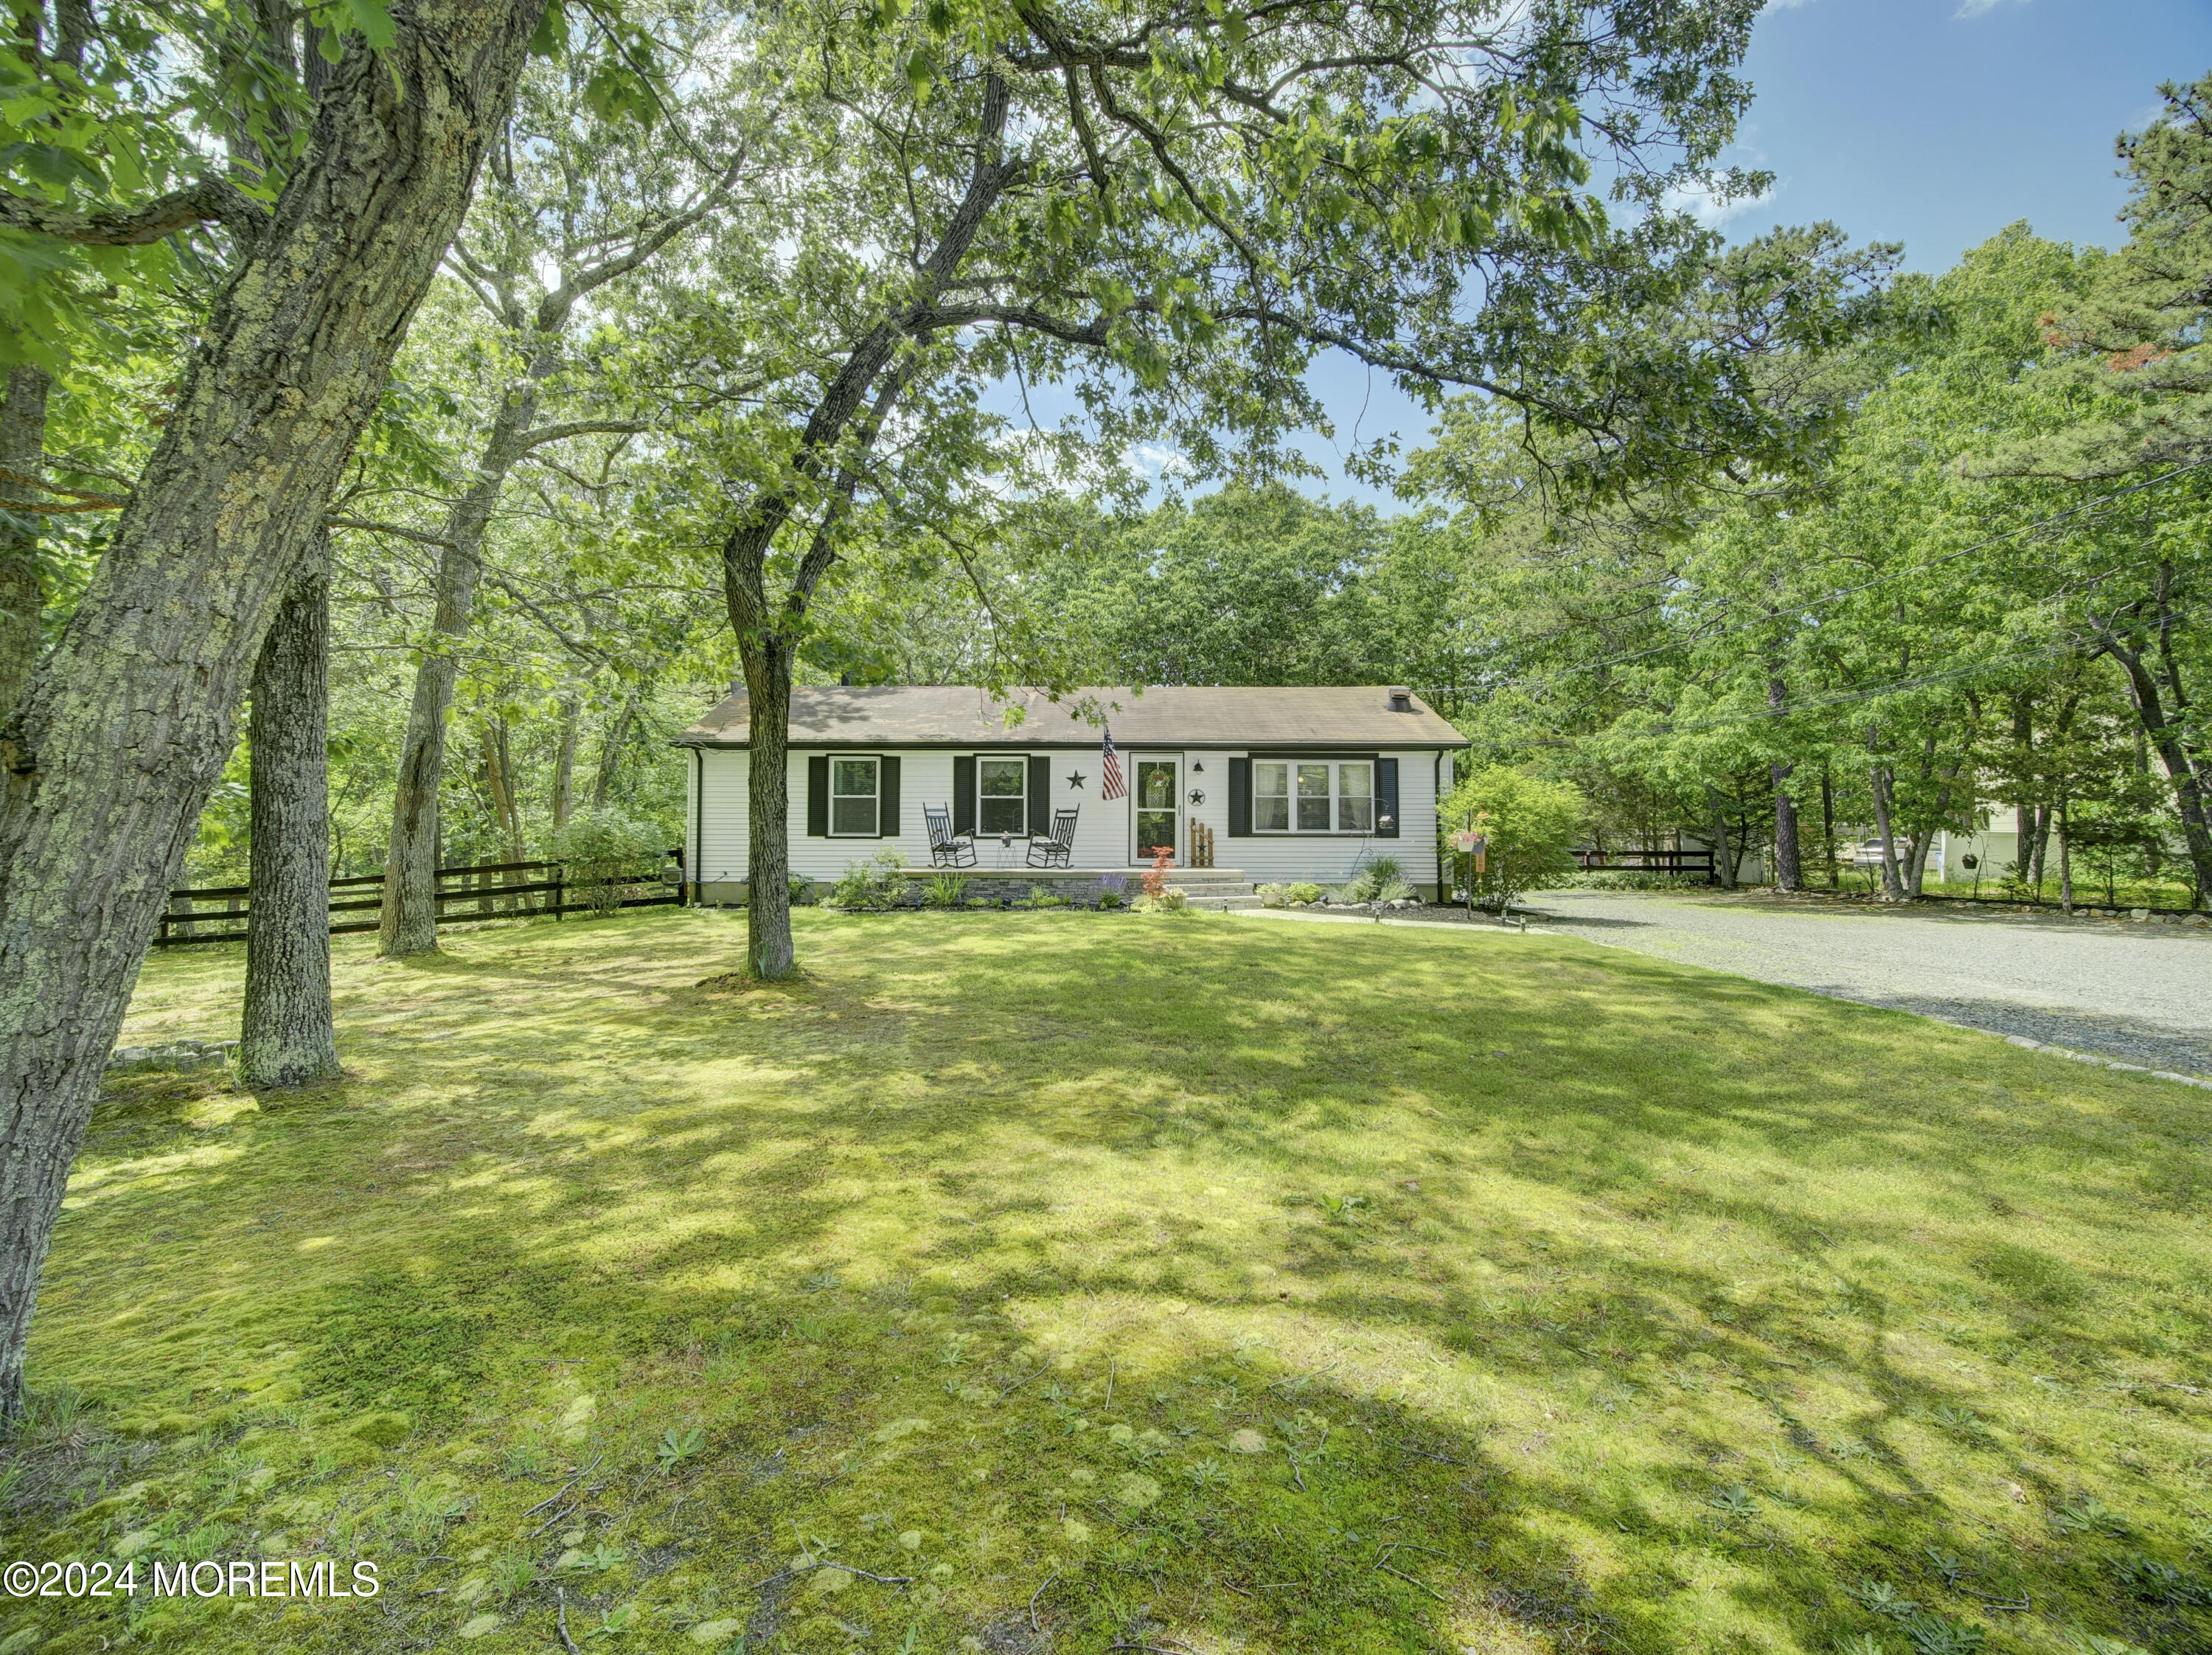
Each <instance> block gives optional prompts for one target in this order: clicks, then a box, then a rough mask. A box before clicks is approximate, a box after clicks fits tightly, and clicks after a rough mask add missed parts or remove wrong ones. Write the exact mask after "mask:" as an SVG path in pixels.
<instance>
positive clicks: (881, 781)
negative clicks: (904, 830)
mask: <svg viewBox="0 0 2212 1655" xmlns="http://www.w3.org/2000/svg"><path fill="white" fill-rule="evenodd" d="M898 831H899V797H898V760H897V759H896V758H884V759H882V760H879V761H878V768H877V770H876V837H878V839H896V838H897V837H898Z"/></svg>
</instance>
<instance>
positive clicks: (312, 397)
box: [0, 0, 544, 1410]
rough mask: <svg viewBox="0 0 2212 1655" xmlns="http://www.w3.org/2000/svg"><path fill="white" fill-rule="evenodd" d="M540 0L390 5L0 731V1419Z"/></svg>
mask: <svg viewBox="0 0 2212 1655" xmlns="http://www.w3.org/2000/svg"><path fill="white" fill-rule="evenodd" d="M543 10H544V5H543V0H411V3H410V0H400V3H398V4H395V5H394V6H393V8H392V19H393V23H394V26H395V28H396V31H397V35H396V39H395V40H394V42H393V44H392V46H390V47H389V48H387V49H386V50H384V51H382V52H377V53H375V54H374V55H371V54H370V53H368V52H367V51H366V50H363V49H362V48H360V47H358V46H356V48H355V49H353V50H352V51H351V52H349V55H348V57H347V58H346V60H345V61H344V62H343V64H340V65H339V67H338V69H337V72H336V74H335V75H334V76H332V78H331V83H330V85H329V86H328V87H327V88H325V94H324V97H323V100H322V103H321V105H320V107H319V113H318V116H317V120H316V125H315V132H314V137H313V142H312V144H311V147H310V149H309V150H308V153H307V158H306V160H305V161H303V162H302V163H301V167H299V169H298V170H297V171H296V172H295V173H294V174H293V176H292V178H291V179H290V180H289V182H288V183H287V185H286V186H285V188H284V191H283V195H282V196H281V197H280V198H278V200H277V203H276V209H275V210H274V211H273V213H272V214H271V215H270V219H269V222H268V223H267V224H266V226H265V227H264V228H261V229H260V231H259V232H258V234H257V235H256V236H255V238H254V240H253V242H252V246H250V247H248V248H246V250H245V251H244V253H243V254H242V256H241V258H240V263H239V265H238V266H237V267H236V269H235V270H234V271H233V273H232V274H231V276H230V277H229V278H228V280H227V281H226V282H225V283H224V285H223V287H222V290H221V292H220V293H219V294H218V295H217V297H216V306H215V308H214V312H213V313H212V314H211V315H210V317H209V319H208V323H207V326H205V328H204V330H202V332H200V334H199V337H198V339H197V344H195V345H194V347H193V349H192V351H191V356H189V358H188V359H187V360H186V362H185V363H184V365H183V370H182V383H181V386H180V389H179V393H178V396H177V399H176V402H175V405H174V406H173V409H172V411H171V412H170V417H169V419H168V421H167V423H166V424H165V425H164V426H163V428H162V431H161V441H160V443H159V444H158V445H157V446H156V447H155V451H154V453H153V455H152V457H151V458H150V459H149V460H148V462H147V465H146V467H145V470H144V472H143V473H142V474H141V476H140V478H139V481H138V485H137V489H136V490H134V491H133V493H132V496H131V503H130V505H129V506H128V507H127V508H125V510H124V512H123V513H122V514H121V516H120V519H119V520H118V523H117V525H116V529H115V537H114V539H113V541H112V543H111V545H110V547H109V549H108V552H107V555H106V557H105V558H104V559H103V560H102V561H101V563H100V568H99V569H98V571H97V572H96V573H95V574H94V577H93V580H92V583H91V585H90V587H89V588H88V590H87V592H86V593H85V595H84V598H83V599H82V602H81V603H80V604H79V605H78V607H77V610H76V614H75V616H74V617H73V618H72V619H71V620H70V624H69V627H68V629H67V630H66V631H65V632H64V634H63V636H62V637H61V639H60V640H59V642H58V643H57V645H56V646H55V648H54V649H53V651H52V654H50V655H49V656H48V658H47V659H46V661H45V663H44V664H43V665H42V666H41V667H40V670H39V672H38V673H37V675H36V677H35V678H34V680H33V685H32V688H31V691H30V693H29V696H28V697H27V700H26V702H25V704H24V709H23V716H22V718H21V721H20V724H18V725H16V726H15V727H11V728H10V729H9V730H8V732H7V733H6V736H5V738H4V739H0V752H4V758H5V762H6V765H7V773H8V774H7V781H8V790H7V794H6V800H5V804H4V806H0V879H4V885H0V1409H9V1410H12V1409H16V1408H19V1407H20V1406H21V1387H22V1372H23V1351H24V1342H25V1339H26V1336H27V1333H28V1330H29V1328H30V1323H31V1314H32V1309H33V1304H34V1303H35V1300H36V1296H37V1290H38V1281H39V1272H40V1267H41V1265H42V1264H43V1263H45V1260H46V1246H47V1242H48V1239H49V1238H50V1236H51V1234H52V1228H53V1223H54V1217H55V1214H57V1212H58V1210H59V1209H60V1206H61V1200H62V1194H63V1190H64V1187H65V1186H66V1184H67V1182H68V1178H69V1169H70V1159H71V1158H72V1157H73V1156H74V1155H75V1154H76V1148H77V1145H78V1143H79V1141H81V1140H82V1136H83V1133H84V1126H85V1122H86V1120H87V1118H88V1117H89V1115H90V1114H91V1110H92V1104H93V1100H94V1098H95V1096H96V1095H97V1094H98V1092H99V1087H100V1073H101V1069H102V1068H103V1067H104V1065H105V1063H106V1057H107V1054H108V1052H109V1051H110V1050H112V1047H113V1045H114V1042H115V1034H116V1031H117V1029H118V1027H119V1026H120V1025H121V1023H122V1020H123V1015H124V1013H125V1009H126V1008H127V1007H128V1005H129V1003H130V999H131V988H132V985H133V984H134V983H136V981H137V975H138V967H139V964H140V963H141V962H142V961H143V959H144V958H145V952H146V947H147V943H148V940H149V937H150V936H151V934H152V932H153V929H154V923H155V916H156V915H157V914H158V913H159V911H160V910H161V905H162V904H163V903H164V902H165V901H166V900H167V892H168V890H169V887H170V885H172V884H173V882H174V880H175V879H176V877H177V875H178V873H179V871H180V870H181V868H182V867H183V863H184V857H185V848H186V847H187V845H189V843H191V837H192V832H193V827H194V824H195V823H196V822H197V819H198V816H199V812H200V809H201V806H203V805H204V803H205V802H206V800H207V796H208V794H209V792H210V790H211V789H212V788H213V787H214V785H215V782H216V779H217V777H218V776H220V775H221V774H222V765H223V761H224V759H225V758H226V757H227V756H228V753H229V751H230V749H231V746H232V743H233V740H234V735H235V731H236V722H237V717H238V709H239V703H240V700H241V698H242V692H243V691H244V690H245V687H246V676H247V674H248V673H249V672H251V670H252V666H253V664H254V661H255V660H256V658H257V657H258V654H259V653H260V649H261V640H262V636H263V634H264V632H266V631H267V630H268V627H269V623H270V618H271V617H272V616H273V615H274V613H275V611H276V606H277V605H278V603H279V602H280V601H281V600H282V599H283V594H284V593H286V592H287V591H288V590H289V587H290V586H291V583H292V581H293V578H294V576H295V573H296V572H297V569H298V566H299V563H300V560H301V554H302V553H303V551H305V549H306V547H307V544H308V541H309V539H310V538H311V537H312V536H313V534H314V533H315V532H317V531H318V526H319V524H320V522H321V520H322V516H323V513H324V509H325V504H324V502H325V501H326V500H327V499H328V498H329V496H330V492H331V484H332V483H333V482H334V481H335V479H336V478H337V472H338V468H339V467H340V465H342V464H343V461H344V459H345V457H346V455H347V453H348V452H349V450H350V449H351V448H352V447H353V444H354V441H355V439H356V437H357V436H358V435H359V434H360V432H361V429H362V424H363V423H364V422H365V421H366V420H367V419H368V415H369V413H370V411H372V410H373V409H374V406H375V404H376V400H377V398H378V396H379V395H380V393H381V392H382V390H383V388H384V385H385V383H386V376H387V374H389V372H390V370H391V366H392V356H393V354H394V353H395V352H396V351H397V350H398V346H399V343H400V340H401V339H402V338H403V337H404V334H405V332H406V331H407V326H408V323H409V321H410V319H411V318H412V316H413V315H414V313H415V308H416V305H417V304H418V303H419V302H420V301H421V299H422V295H423V293H424V291H425V290H426V289H428V286H429V283H430V280H431V277H432V276H433V275H434V274H435V271H436V269H437V265H438V261H439V259H440V258H441V256H442V255H443V253H444V251H445V248H446V246H447V242H448V241H449V240H451V239H452V236H453V230H454V228H455V227H456V225H457V224H458V223H459V220H460V216H461V213H462V210H463V208H464V207H465V204H466V202H467V199H468V195H469V191H470V187H471V183H472V182H473V179H474V174H475V172H476V167H477V161H478V160H479V158H480V157H481V156H482V155H483V149H484V145H485V143H486V142H487V141H488V140H489V138H490V137H492V135H493V134H495V132H497V131H499V129H500V126H501V123H502V122H503V120H504V119H505V118H506V114H507V106H508V104H509V102H510V100H511V99H512V96H513V90H514V86H515V82H516V80H517V78H518V77H519V76H520V72H521V69H522V64H523V60H524V55H525V52H526V48H527V46H528V44H529V40H530V36H531V34H532V31H533V30H534V29H535V28H536V27H537V24H538V18H539V15H540V14H541V13H542V11H543Z"/></svg>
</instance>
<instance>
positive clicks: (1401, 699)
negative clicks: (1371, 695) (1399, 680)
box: [1390, 684, 1413, 713]
mask: <svg viewBox="0 0 2212 1655" xmlns="http://www.w3.org/2000/svg"><path fill="white" fill-rule="evenodd" d="M1390 710H1391V711H1392V712H1394V713H1410V712H1412V711H1413V691H1411V690H1408V689H1407V687H1406V686H1405V685H1402V684H1394V685H1391V686H1390Z"/></svg>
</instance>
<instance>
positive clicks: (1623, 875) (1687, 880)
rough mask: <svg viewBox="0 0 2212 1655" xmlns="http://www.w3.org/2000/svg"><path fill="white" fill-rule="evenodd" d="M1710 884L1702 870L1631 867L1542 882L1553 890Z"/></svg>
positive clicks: (1666, 888) (1686, 887) (1690, 888)
mask: <svg viewBox="0 0 2212 1655" xmlns="http://www.w3.org/2000/svg"><path fill="white" fill-rule="evenodd" d="M1710 883H1711V881H1710V880H1708V879H1706V878H1705V875H1704V874H1702V873H1645V872H1644V870H1643V869H1641V868H1634V867H1624V868H1618V869H1615V868H1603V867H1594V868H1591V869H1589V870H1588V871H1587V872H1583V871H1581V870H1577V871H1576V872H1574V873H1559V874H1554V875H1553V876H1552V877H1551V878H1549V879H1546V880H1545V881H1544V884H1545V886H1546V888H1547V889H1548V890H1554V891H1701V890H1703V889H1704V888H1705V886H1706V885H1708V884H1710Z"/></svg>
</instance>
